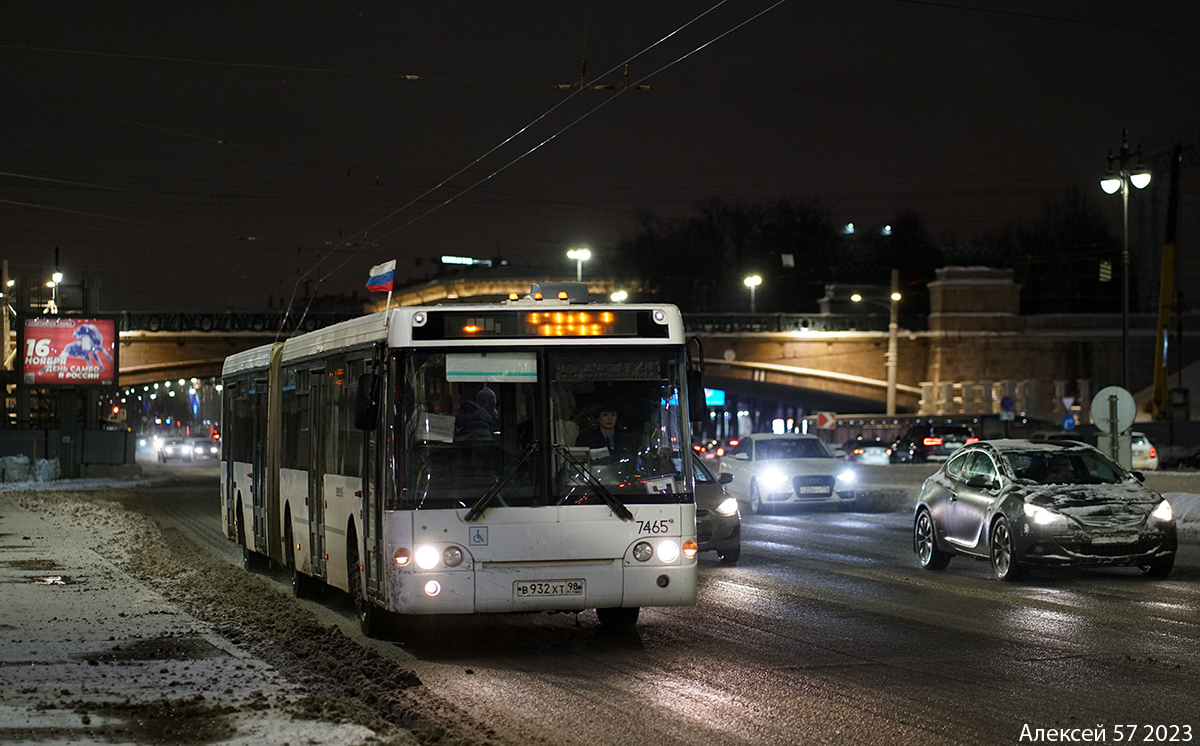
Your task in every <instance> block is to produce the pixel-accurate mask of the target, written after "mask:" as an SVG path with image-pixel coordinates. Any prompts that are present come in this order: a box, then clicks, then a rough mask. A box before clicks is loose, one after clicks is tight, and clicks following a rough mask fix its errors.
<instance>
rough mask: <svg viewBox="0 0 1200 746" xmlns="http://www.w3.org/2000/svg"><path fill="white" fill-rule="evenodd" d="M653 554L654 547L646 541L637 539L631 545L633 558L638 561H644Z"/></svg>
mask: <svg viewBox="0 0 1200 746" xmlns="http://www.w3.org/2000/svg"><path fill="white" fill-rule="evenodd" d="M653 556H654V547H652V546H650V542H648V541H639V542H638V543H637V544H636V545H634V547H633V558H634V559H635V560H637V561H638V562H646V561H647V560H649V559H650V558H651V557H653Z"/></svg>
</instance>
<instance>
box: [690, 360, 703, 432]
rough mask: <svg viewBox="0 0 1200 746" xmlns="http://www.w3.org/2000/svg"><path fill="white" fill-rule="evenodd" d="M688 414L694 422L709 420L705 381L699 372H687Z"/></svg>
mask: <svg viewBox="0 0 1200 746" xmlns="http://www.w3.org/2000/svg"><path fill="white" fill-rule="evenodd" d="M687 387H688V414H690V415H691V420H692V422H703V421H705V420H706V419H708V402H707V401H705V399H704V380H703V377H702V376H701V375H700V371H698V370H694V369H693V370H689V371H688V372H687Z"/></svg>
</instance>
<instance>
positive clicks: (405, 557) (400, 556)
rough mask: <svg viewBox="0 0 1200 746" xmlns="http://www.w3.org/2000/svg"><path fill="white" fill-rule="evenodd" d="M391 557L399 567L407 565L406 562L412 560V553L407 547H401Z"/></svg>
mask: <svg viewBox="0 0 1200 746" xmlns="http://www.w3.org/2000/svg"><path fill="white" fill-rule="evenodd" d="M392 559H394V560H396V564H397V565H398V566H399V567H408V563H409V562H412V553H411V552H409V551H408V547H401V548H400V549H397V550H396V553H395V554H393V555H392Z"/></svg>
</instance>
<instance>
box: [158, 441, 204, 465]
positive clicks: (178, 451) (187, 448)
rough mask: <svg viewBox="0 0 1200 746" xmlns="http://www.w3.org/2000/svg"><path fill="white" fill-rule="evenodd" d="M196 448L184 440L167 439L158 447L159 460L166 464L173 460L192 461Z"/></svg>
mask: <svg viewBox="0 0 1200 746" xmlns="http://www.w3.org/2000/svg"><path fill="white" fill-rule="evenodd" d="M193 453H195V446H193V445H192V444H191V443H189V442H188V441H187V440H186V439H184V438H165V439H164V440H163V442H162V444H161V445H159V447H158V460H159V461H161V462H163V463H164V464H165V463H166V462H168V461H170V460H172V459H174V460H176V461H191V460H192V454H193Z"/></svg>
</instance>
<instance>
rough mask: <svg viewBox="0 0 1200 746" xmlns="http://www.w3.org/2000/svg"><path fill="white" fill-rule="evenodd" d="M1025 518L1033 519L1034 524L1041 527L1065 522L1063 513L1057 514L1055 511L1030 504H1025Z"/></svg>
mask: <svg viewBox="0 0 1200 746" xmlns="http://www.w3.org/2000/svg"><path fill="white" fill-rule="evenodd" d="M1025 516H1026V517H1027V518H1031V519H1033V522H1034V523H1036V524H1037V525H1039V526H1046V525H1048V524H1051V523H1055V522H1056V521H1061V520H1063V515H1062V513H1056V512H1054V511H1053V510H1049V509H1047V508H1043V507H1042V506H1040V505H1031V504H1030V503H1025Z"/></svg>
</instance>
